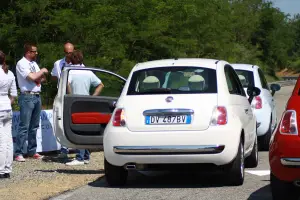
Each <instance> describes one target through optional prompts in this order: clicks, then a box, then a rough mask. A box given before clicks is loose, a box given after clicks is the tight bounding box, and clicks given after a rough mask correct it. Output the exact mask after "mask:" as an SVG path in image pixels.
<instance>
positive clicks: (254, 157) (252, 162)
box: [245, 136, 258, 168]
mask: <svg viewBox="0 0 300 200" xmlns="http://www.w3.org/2000/svg"><path fill="white" fill-rule="evenodd" d="M257 165H258V144H257V136H255V142H254V146H253V149H252V151H251V154H250V155H249V156H248V157H247V158H246V159H245V167H248V168H255V167H257Z"/></svg>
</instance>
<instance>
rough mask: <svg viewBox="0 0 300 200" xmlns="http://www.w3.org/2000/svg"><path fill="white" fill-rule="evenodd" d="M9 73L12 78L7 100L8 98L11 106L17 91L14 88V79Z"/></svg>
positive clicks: (15, 87)
mask: <svg viewBox="0 0 300 200" xmlns="http://www.w3.org/2000/svg"><path fill="white" fill-rule="evenodd" d="M9 73H10V74H11V76H12V77H13V81H12V84H11V85H10V88H9V92H10V95H9V98H10V102H11V104H13V103H14V101H15V98H16V97H17V96H18V91H17V86H16V78H15V76H14V74H13V73H12V72H9Z"/></svg>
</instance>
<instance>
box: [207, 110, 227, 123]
mask: <svg viewBox="0 0 300 200" xmlns="http://www.w3.org/2000/svg"><path fill="white" fill-rule="evenodd" d="M210 124H211V125H225V124H227V110H226V108H225V107H224V106H217V107H215V108H214V110H213V115H212V119H211V122H210Z"/></svg>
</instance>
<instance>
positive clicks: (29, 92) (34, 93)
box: [22, 91, 40, 95]
mask: <svg viewBox="0 0 300 200" xmlns="http://www.w3.org/2000/svg"><path fill="white" fill-rule="evenodd" d="M22 94H33V95H40V93H39V92H32V91H24V92H22Z"/></svg>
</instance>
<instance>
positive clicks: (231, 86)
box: [224, 65, 245, 96]
mask: <svg viewBox="0 0 300 200" xmlns="http://www.w3.org/2000/svg"><path fill="white" fill-rule="evenodd" d="M224 70H225V77H226V81H227V86H228V91H229V93H230V94H234V95H241V96H245V91H244V89H243V87H242V85H241V83H240V82H239V80H238V76H237V75H236V74H235V72H234V69H233V68H232V67H231V66H229V65H226V66H225V69H224Z"/></svg>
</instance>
